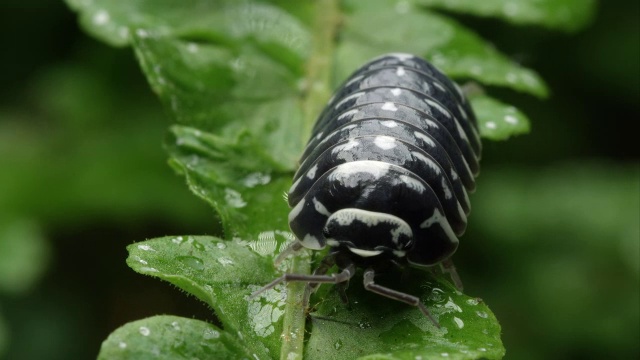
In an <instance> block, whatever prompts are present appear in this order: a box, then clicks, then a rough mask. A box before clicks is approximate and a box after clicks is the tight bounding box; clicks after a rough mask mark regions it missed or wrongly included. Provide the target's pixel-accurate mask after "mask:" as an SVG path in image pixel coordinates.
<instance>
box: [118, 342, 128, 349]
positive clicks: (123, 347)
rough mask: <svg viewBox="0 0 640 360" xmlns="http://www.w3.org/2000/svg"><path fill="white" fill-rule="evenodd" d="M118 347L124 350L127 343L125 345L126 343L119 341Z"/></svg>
mask: <svg viewBox="0 0 640 360" xmlns="http://www.w3.org/2000/svg"><path fill="white" fill-rule="evenodd" d="M118 347H119V348H120V349H126V348H127V343H126V342H124V341H120V342H119V343H118Z"/></svg>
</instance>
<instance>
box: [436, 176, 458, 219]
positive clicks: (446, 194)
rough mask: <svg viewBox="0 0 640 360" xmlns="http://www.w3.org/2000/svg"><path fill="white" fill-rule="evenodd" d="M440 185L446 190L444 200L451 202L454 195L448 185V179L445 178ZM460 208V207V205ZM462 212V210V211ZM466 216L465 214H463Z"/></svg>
mask: <svg viewBox="0 0 640 360" xmlns="http://www.w3.org/2000/svg"><path fill="white" fill-rule="evenodd" d="M440 185H442V189H443V190H444V198H445V199H447V200H449V199H451V198H452V197H453V193H452V192H451V189H450V188H449V185H448V184H447V179H446V178H445V177H444V176H443V177H442V178H441V181H440ZM458 207H459V205H458ZM460 210H461V209H460ZM463 214H464V213H463Z"/></svg>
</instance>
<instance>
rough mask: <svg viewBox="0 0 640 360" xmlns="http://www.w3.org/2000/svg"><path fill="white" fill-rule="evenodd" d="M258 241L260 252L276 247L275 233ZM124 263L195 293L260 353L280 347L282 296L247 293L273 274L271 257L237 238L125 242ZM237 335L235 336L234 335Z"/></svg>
mask: <svg viewBox="0 0 640 360" xmlns="http://www.w3.org/2000/svg"><path fill="white" fill-rule="evenodd" d="M273 236H274V237H273V238H270V239H268V240H266V241H264V242H261V243H251V244H254V245H257V246H258V247H256V249H257V250H258V251H266V252H270V253H273V252H275V251H276V250H277V242H276V238H275V236H276V234H274V235H273ZM127 249H128V250H129V257H128V258H127V264H128V265H129V266H130V267H131V268H133V269H134V270H135V271H137V272H139V273H141V274H146V275H151V276H155V277H158V278H160V279H162V280H165V281H168V282H170V283H172V284H174V285H176V286H177V287H179V288H181V289H182V290H184V291H186V292H188V293H190V294H193V295H195V296H196V297H197V298H198V299H200V300H202V301H204V302H205V303H206V304H208V305H209V306H210V307H211V308H212V309H214V310H215V312H216V315H217V316H218V318H219V319H220V321H221V322H222V323H223V324H224V329H225V331H227V332H228V333H230V334H242V336H243V340H242V341H243V343H244V344H246V346H247V348H249V349H251V350H252V351H253V352H254V353H256V354H257V355H258V356H259V357H260V358H263V359H266V358H270V357H271V356H270V355H269V354H278V353H279V352H280V334H281V333H282V321H281V320H282V319H281V318H282V316H283V314H284V300H283V294H282V293H281V291H282V287H280V288H277V289H278V292H270V293H269V294H268V298H267V300H269V301H268V302H265V300H264V299H263V297H261V298H257V299H254V300H248V299H247V298H248V296H249V294H251V293H252V292H253V291H255V290H257V289H259V288H260V285H263V284H267V283H269V282H270V281H271V280H273V279H274V278H275V277H276V276H277V275H276V273H275V268H274V266H273V263H272V262H271V261H270V259H269V258H267V257H264V256H259V254H258V253H256V252H254V251H253V250H251V248H249V247H248V246H245V245H241V244H240V243H239V242H231V241H223V240H221V239H218V238H215V237H209V236H177V237H165V238H158V239H153V240H148V241H145V242H140V243H136V244H132V245H129V246H128V247H127ZM234 336H235V335H234Z"/></svg>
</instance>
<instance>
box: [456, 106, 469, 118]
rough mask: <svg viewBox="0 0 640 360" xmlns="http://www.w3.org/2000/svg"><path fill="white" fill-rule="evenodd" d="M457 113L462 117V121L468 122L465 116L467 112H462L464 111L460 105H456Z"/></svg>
mask: <svg viewBox="0 0 640 360" xmlns="http://www.w3.org/2000/svg"><path fill="white" fill-rule="evenodd" d="M458 111H460V114H461V115H462V118H463V119H465V120H469V116H468V115H467V112H466V111H464V109H463V108H462V106H460V104H458Z"/></svg>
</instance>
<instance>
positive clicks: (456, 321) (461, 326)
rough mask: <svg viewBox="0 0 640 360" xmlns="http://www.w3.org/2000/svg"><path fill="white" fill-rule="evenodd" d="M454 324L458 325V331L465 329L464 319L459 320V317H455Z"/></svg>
mask: <svg viewBox="0 0 640 360" xmlns="http://www.w3.org/2000/svg"><path fill="white" fill-rule="evenodd" d="M453 322H455V323H456V325H457V326H458V329H462V328H463V327H464V321H462V319H460V318H457V317H455V316H454V317H453Z"/></svg>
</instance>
